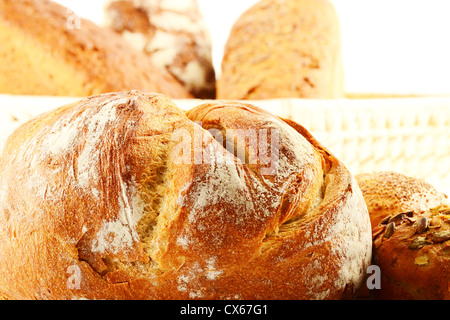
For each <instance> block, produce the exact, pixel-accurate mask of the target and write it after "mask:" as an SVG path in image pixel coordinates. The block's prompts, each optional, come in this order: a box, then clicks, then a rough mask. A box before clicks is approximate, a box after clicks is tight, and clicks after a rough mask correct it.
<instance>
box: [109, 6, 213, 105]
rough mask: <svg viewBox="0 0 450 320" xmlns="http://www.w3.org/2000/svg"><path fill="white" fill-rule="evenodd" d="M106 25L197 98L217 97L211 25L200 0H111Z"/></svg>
mask: <svg viewBox="0 0 450 320" xmlns="http://www.w3.org/2000/svg"><path fill="white" fill-rule="evenodd" d="M105 18H106V19H105V24H106V27H108V28H110V29H112V30H114V31H115V32H117V33H119V34H121V35H122V36H123V37H124V39H125V40H126V41H128V43H130V45H132V46H134V47H135V48H137V49H138V50H140V51H143V52H145V53H146V54H147V56H148V57H149V59H150V60H151V61H152V62H153V63H154V64H155V65H157V66H160V67H162V68H165V69H166V70H167V71H168V72H170V73H171V74H172V75H173V76H174V77H175V78H176V79H177V80H178V81H179V82H180V83H182V84H183V85H184V86H185V88H186V89H187V90H188V91H189V92H190V93H191V94H192V95H193V96H194V97H196V98H200V99H214V98H215V97H216V74H215V70H214V67H213V64H212V54H211V39H210V34H209V29H208V27H207V25H206V22H205V20H204V17H203V15H202V13H201V11H200V8H199V5H198V3H197V0H177V1H173V0H108V1H107V5H106V9H105Z"/></svg>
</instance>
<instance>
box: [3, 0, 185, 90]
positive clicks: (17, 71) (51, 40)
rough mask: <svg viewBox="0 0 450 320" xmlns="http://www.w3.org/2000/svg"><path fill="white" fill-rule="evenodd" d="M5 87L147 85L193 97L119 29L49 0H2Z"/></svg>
mask: <svg viewBox="0 0 450 320" xmlns="http://www.w3.org/2000/svg"><path fill="white" fill-rule="evenodd" d="M0 9H1V10H0V41H1V43H2V45H1V46H0V58H1V60H2V63H1V64H0V93H8V94H23V95H58V96H88V95H94V94H100V93H107V92H114V91H126V90H142V91H145V92H158V93H164V94H167V95H170V96H171V97H173V98H190V97H192V95H190V94H189V92H188V91H187V90H185V89H184V87H183V86H182V85H181V84H180V83H179V82H178V81H177V80H176V79H175V78H173V77H172V76H171V75H170V74H169V73H168V72H167V71H166V70H163V69H161V68H158V67H156V66H154V65H153V64H152V63H151V62H150V61H148V59H147V57H146V56H145V55H144V54H143V53H141V52H138V51H137V50H134V49H132V48H131V47H130V46H129V45H128V44H127V43H126V42H124V41H123V39H122V38H121V37H120V36H119V35H117V34H116V33H114V32H112V31H110V30H105V29H103V28H100V27H99V26H97V25H96V24H94V23H93V22H91V21H88V20H85V19H81V18H77V19H79V22H78V23H76V24H75V25H71V20H70V19H71V18H73V17H71V16H73V15H74V13H72V12H70V11H69V10H68V9H66V8H64V7H62V6H60V5H58V4H56V3H54V2H51V1H47V0H17V1H9V0H1V1H0Z"/></svg>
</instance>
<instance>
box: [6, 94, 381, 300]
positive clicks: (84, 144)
mask: <svg viewBox="0 0 450 320" xmlns="http://www.w3.org/2000/svg"><path fill="white" fill-rule="evenodd" d="M200 125H202V126H200ZM220 133H223V135H222V138H221V135H220ZM252 133H255V134H257V135H258V140H257V141H258V144H255V140H248V137H249V135H250V136H251V134H252ZM225 141H228V142H229V144H228V143H227V144H225V146H226V148H225V147H224V142H225ZM0 168H1V170H2V172H3V173H4V174H2V175H1V176H0V197H1V201H0V206H1V208H0V224H1V225H2V228H1V229H0V296H1V297H3V298H5V299H340V298H344V297H349V296H351V295H352V293H353V291H354V290H356V288H358V287H359V286H360V284H361V281H362V279H363V277H364V272H365V270H366V267H367V265H368V263H369V262H370V258H371V243H372V242H371V232H370V221H369V216H368V212H367V207H366V205H365V203H364V199H363V197H362V194H361V192H360V190H359V188H358V186H357V184H356V181H355V179H354V178H353V177H352V176H351V175H350V173H349V172H348V171H347V170H346V169H345V167H344V166H343V165H342V164H341V163H340V162H339V161H338V160H337V159H336V158H335V157H333V156H332V155H330V153H329V152H328V151H327V150H326V149H325V148H323V147H322V146H321V145H320V144H318V143H317V142H316V141H315V140H314V138H313V137H312V136H311V135H310V134H309V133H308V132H307V131H306V130H305V129H303V128H302V127H301V126H300V125H298V124H296V123H294V122H291V121H286V122H285V121H283V120H281V119H279V118H277V117H276V116H273V115H271V114H269V113H267V112H265V111H263V110H261V109H259V108H257V107H254V106H251V105H244V104H238V103H221V102H216V103H213V104H206V105H202V106H199V107H197V108H195V109H193V110H191V111H189V112H188V113H187V115H186V114H185V113H184V112H183V111H182V110H181V109H179V108H178V107H177V106H176V105H175V104H174V103H173V102H172V101H171V100H170V99H169V98H167V97H165V96H163V95H157V94H144V93H139V92H135V91H133V92H124V93H111V94H105V95H99V96H92V97H88V98H85V99H83V100H81V101H79V102H76V103H74V104H72V105H68V106H64V107H61V108H59V109H57V110H55V111H52V112H49V113H46V114H43V115H41V116H38V117H37V118H35V119H33V120H31V121H30V122H28V123H26V124H24V125H23V126H21V127H20V128H18V129H17V130H16V131H15V132H14V133H13V134H12V135H11V136H10V137H9V139H8V140H7V142H6V145H5V148H4V150H3V154H2V155H1V158H0Z"/></svg>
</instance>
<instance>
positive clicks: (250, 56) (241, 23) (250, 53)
mask: <svg viewBox="0 0 450 320" xmlns="http://www.w3.org/2000/svg"><path fill="white" fill-rule="evenodd" d="M340 41H341V38H340V26H339V19H338V16H337V13H336V11H335V8H334V7H333V5H332V4H331V3H330V2H328V1H327V0H262V1H259V2H258V3H257V4H256V5H254V6H253V7H251V8H250V9H249V10H247V11H246V12H245V13H244V14H243V15H242V16H241V17H240V18H239V19H238V21H236V23H235V24H234V26H233V28H232V30H231V33H230V35H229V39H228V42H227V44H226V47H225V53H224V57H223V61H222V74H221V76H220V78H219V80H218V85H217V87H218V89H217V90H218V93H217V94H218V98H219V99H244V100H246V99H250V100H252V99H253V100H257V99H272V98H315V99H331V98H341V97H343V96H344V92H343V91H344V90H343V84H344V83H343V80H344V79H343V68H342V61H341V42H340Z"/></svg>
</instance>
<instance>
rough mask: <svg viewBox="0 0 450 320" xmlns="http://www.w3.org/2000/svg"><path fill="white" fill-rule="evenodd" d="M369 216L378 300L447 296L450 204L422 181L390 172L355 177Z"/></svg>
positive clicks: (449, 267) (449, 265)
mask: <svg viewBox="0 0 450 320" xmlns="http://www.w3.org/2000/svg"><path fill="white" fill-rule="evenodd" d="M357 180H358V183H359V185H360V187H361V190H362V192H363V194H364V197H365V200H366V203H367V205H368V208H369V214H370V215H371V221H372V229H373V241H374V246H373V263H374V264H376V265H378V266H379V267H380V270H381V289H379V290H373V296H374V297H376V298H378V299H419V300H423V299H433V300H434V299H450V291H449V287H448V285H449V281H450V277H449V271H450V241H449V240H450V204H449V203H448V201H447V198H446V196H445V195H444V194H442V193H439V192H438V191H437V190H436V189H435V188H434V187H432V186H431V185H429V184H428V183H426V182H425V181H423V180H420V179H415V178H411V177H407V176H404V175H402V174H399V173H394V172H379V173H378V172H377V173H370V174H363V175H358V176H357Z"/></svg>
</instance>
